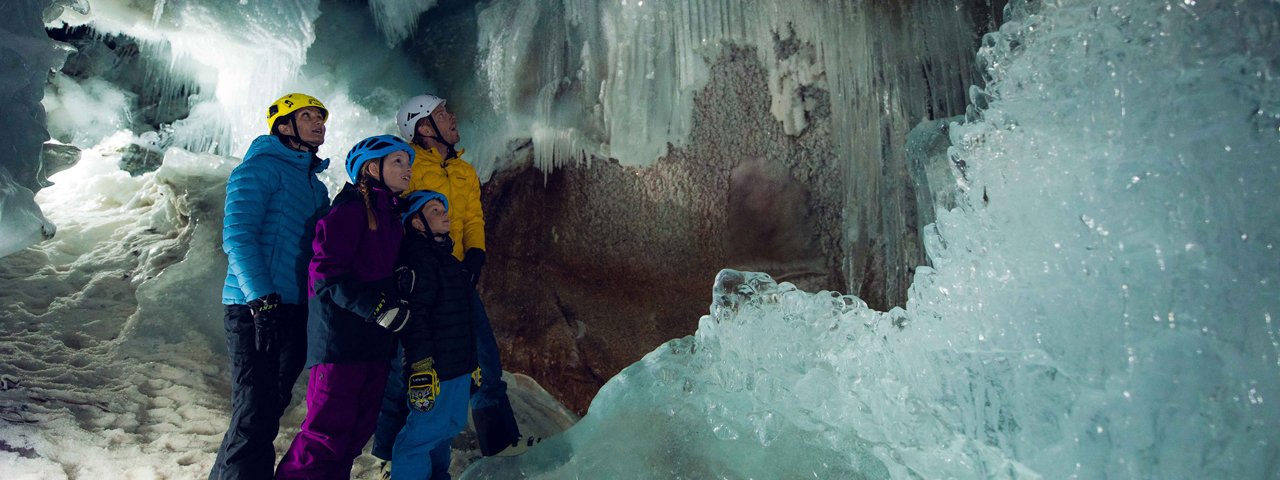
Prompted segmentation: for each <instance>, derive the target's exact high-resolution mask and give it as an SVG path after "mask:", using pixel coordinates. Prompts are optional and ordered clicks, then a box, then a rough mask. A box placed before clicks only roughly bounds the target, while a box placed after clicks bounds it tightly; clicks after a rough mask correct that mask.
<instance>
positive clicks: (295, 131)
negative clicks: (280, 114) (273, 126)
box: [277, 114, 320, 153]
mask: <svg viewBox="0 0 1280 480" xmlns="http://www.w3.org/2000/svg"><path fill="white" fill-rule="evenodd" d="M289 127H291V128H292V129H293V135H285V134H283V133H278V134H277V135H280V136H281V137H284V138H286V139H289V140H292V141H294V142H295V143H298V144H299V145H304V146H306V147H307V149H308V150H309V151H310V152H311V153H316V152H318V151H320V145H317V144H314V143H311V142H308V141H306V140H303V139H302V136H300V135H298V121H297V119H295V118H294V117H293V114H289Z"/></svg>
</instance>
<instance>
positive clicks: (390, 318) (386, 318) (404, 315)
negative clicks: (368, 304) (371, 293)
mask: <svg viewBox="0 0 1280 480" xmlns="http://www.w3.org/2000/svg"><path fill="white" fill-rule="evenodd" d="M369 321H370V322H373V323H376V324H378V326H380V327H382V328H385V329H387V330H391V332H392V333H397V332H399V331H400V330H403V329H404V326H405V325H408V324H409V302H406V301H404V300H400V299H398V298H388V297H387V296H386V295H383V296H382V300H379V301H378V306H377V307H375V308H374V309H373V314H372V315H369Z"/></svg>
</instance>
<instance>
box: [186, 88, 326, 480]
mask: <svg viewBox="0 0 1280 480" xmlns="http://www.w3.org/2000/svg"><path fill="white" fill-rule="evenodd" d="M328 116H329V111H328V110H327V109H326V108H325V106H324V104H322V103H320V101H319V100H317V99H315V98H314V97H311V96H309V95H304V94H301V93H291V94H288V95H285V96H283V97H280V99H278V100H276V101H275V102H274V103H272V104H271V106H270V107H268V109H267V127H268V129H269V132H270V135H262V136H260V137H258V138H256V139H254V141H253V143H252V144H251V145H250V146H249V151H248V152H247V153H245V155H244V161H243V162H241V163H240V165H239V166H237V167H236V168H235V169H234V170H232V172H231V177H230V178H229V179H228V180H227V200H226V212H225V213H226V214H225V216H224V217H223V227H222V249H223V251H225V252H226V253H227V279H226V282H225V284H224V286H223V289H222V304H223V305H224V319H223V323H224V325H225V327H226V332H227V350H228V353H229V356H230V357H231V424H230V426H229V427H228V428H227V433H226V435H225V436H224V437H223V440H222V446H221V447H220V448H219V449H218V456H217V458H216V459H215V460H214V463H213V469H212V470H211V471H210V472H209V478H210V479H223V478H226V479H234V478H252V479H260V478H270V477H271V476H272V472H273V471H274V470H275V447H274V446H273V445H272V442H273V441H274V440H275V438H276V434H277V433H279V431H280V416H281V415H283V414H284V410H285V408H286V407H288V405H289V401H290V400H291V399H292V392H293V384H294V382H295V381H297V379H298V375H299V374H300V373H302V365H303V360H304V357H305V355H306V327H307V309H306V303H305V302H306V300H307V285H306V277H307V262H308V261H309V260H310V259H311V249H310V248H309V247H310V245H311V238H312V236H313V235H314V231H315V223H316V219H318V218H319V217H320V215H321V214H323V213H324V211H325V210H326V209H327V207H328V206H329V192H328V190H327V189H326V188H325V186H324V184H323V183H320V180H319V179H318V178H317V177H316V174H318V173H320V172H322V171H324V169H325V168H326V167H328V166H329V160H327V159H321V158H320V157H318V156H316V152H317V151H318V150H319V148H320V145H322V144H324V136H325V120H327V119H328Z"/></svg>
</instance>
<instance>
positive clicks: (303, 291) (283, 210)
mask: <svg viewBox="0 0 1280 480" xmlns="http://www.w3.org/2000/svg"><path fill="white" fill-rule="evenodd" d="M328 166H329V160H327V159H325V160H321V159H320V158H319V157H317V156H316V155H315V154H313V153H310V152H301V151H297V150H293V149H290V148H289V147H286V146H284V144H283V143H281V142H280V139H279V138H276V137H274V136H271V135H263V136H260V137H258V138H256V139H254V140H253V144H252V145H250V146H249V151H248V152H246V153H245V155H244V162H242V163H240V165H238V166H236V168H235V170H232V171H231V177H230V178H229V179H227V203H226V216H225V217H224V218H223V220H222V250H223V251H224V252H227V281H226V283H225V285H224V286H223V288H222V303H223V304H225V305H244V304H247V303H248V302H249V300H253V299H255V298H259V297H262V296H263V295H267V294H269V293H272V292H275V293H279V294H280V298H281V300H282V301H283V302H284V303H294V304H301V303H303V302H305V301H306V300H307V262H308V261H310V260H311V239H312V237H313V236H314V235H315V224H316V220H317V219H319V218H320V216H321V215H323V214H324V213H325V212H326V211H327V210H328V206H329V191H328V189H326V188H325V186H324V184H323V183H320V179H318V178H316V174H317V173H319V172H322V171H324V169H325V168H327V167H328Z"/></svg>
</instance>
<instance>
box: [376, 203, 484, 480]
mask: <svg viewBox="0 0 1280 480" xmlns="http://www.w3.org/2000/svg"><path fill="white" fill-rule="evenodd" d="M405 203H406V204H407V205H408V209H407V211H406V212H405V213H404V215H403V216H402V220H403V221H404V225H405V238H404V241H403V242H402V243H401V244H400V259H399V265H400V267H399V268H398V269H397V271H396V273H397V278H398V280H399V283H400V285H399V290H400V295H401V297H402V298H404V299H405V300H407V301H408V304H409V311H410V313H411V316H412V318H413V319H414V320H413V322H411V323H410V324H409V325H408V326H407V327H406V328H405V329H404V330H403V331H401V332H400V344H401V346H403V348H404V380H405V384H406V385H408V391H407V397H401V400H400V401H401V402H404V403H405V404H407V405H408V407H409V414H408V418H407V421H406V422H405V425H404V428H402V429H400V432H399V434H397V435H396V439H395V444H394V447H392V453H391V457H392V458H391V459H392V462H391V478H392V479H427V478H433V479H440V478H449V460H450V456H451V453H452V452H451V449H450V445H451V444H452V443H453V442H452V440H453V437H455V436H457V435H458V433H459V432H461V431H462V429H463V427H465V426H466V425H467V406H468V401H469V396H470V392H471V377H470V374H471V372H472V371H474V370H475V368H476V365H477V363H476V328H475V322H474V315H475V313H474V312H473V311H472V296H473V293H472V292H473V287H472V284H471V274H470V273H469V272H468V271H467V270H466V269H465V267H463V264H462V262H460V261H459V260H458V259H457V258H455V257H454V256H453V240H452V239H451V238H450V236H449V230H450V227H451V222H450V220H449V213H448V211H449V202H448V200H447V199H446V198H445V196H444V195H443V194H440V193H438V192H434V191H431V190H419V191H417V192H413V193H411V194H409V196H408V197H406V198H405Z"/></svg>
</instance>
